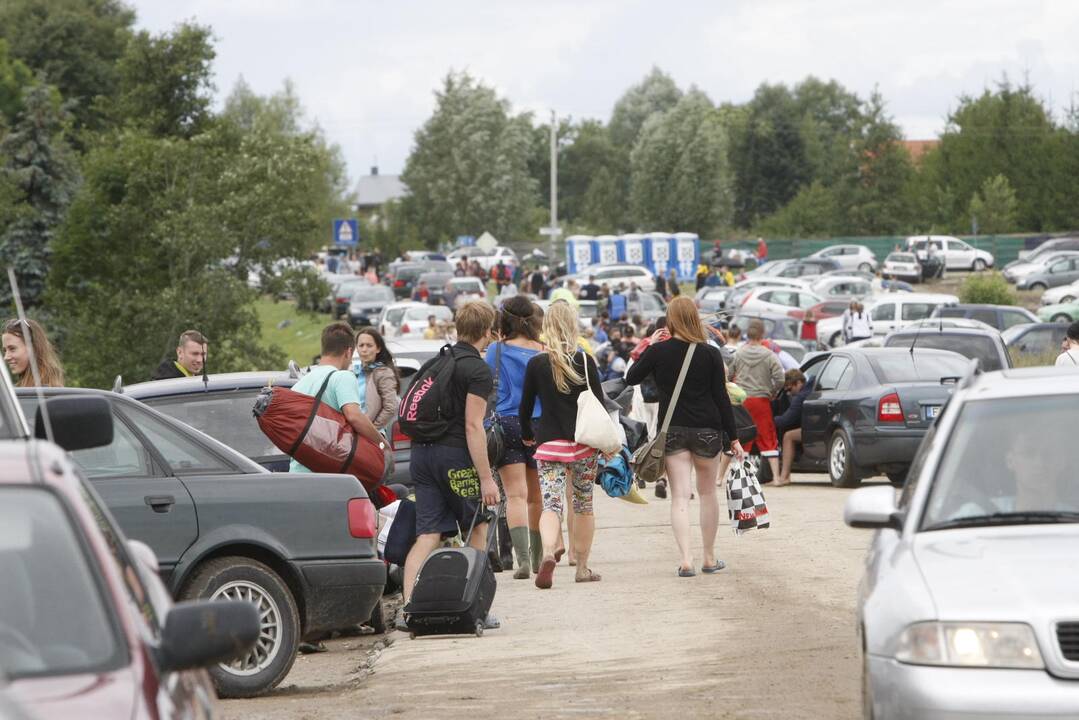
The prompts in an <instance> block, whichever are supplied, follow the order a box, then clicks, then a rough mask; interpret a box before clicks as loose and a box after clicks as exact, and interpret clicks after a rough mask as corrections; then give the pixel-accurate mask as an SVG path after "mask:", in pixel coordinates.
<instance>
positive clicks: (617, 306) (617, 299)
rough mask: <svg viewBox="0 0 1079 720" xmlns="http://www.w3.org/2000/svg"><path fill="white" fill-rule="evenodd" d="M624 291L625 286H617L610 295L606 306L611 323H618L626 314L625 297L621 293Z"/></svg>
mask: <svg viewBox="0 0 1079 720" xmlns="http://www.w3.org/2000/svg"><path fill="white" fill-rule="evenodd" d="M625 289H626V286H625V285H619V286H618V289H617V290H615V291H614V292H613V293H611V299H610V303H609V305H608V309H609V312H610V314H611V322H618V321H619V320H621V319H622V316H623V315H625V314H626V307H627V303H626V296H625V295H623V294H622V291H623V290H625Z"/></svg>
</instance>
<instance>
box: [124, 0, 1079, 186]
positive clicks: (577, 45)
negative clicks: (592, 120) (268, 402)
mask: <svg viewBox="0 0 1079 720" xmlns="http://www.w3.org/2000/svg"><path fill="white" fill-rule="evenodd" d="M134 5H135V8H136V10H137V12H138V15H139V24H140V26H142V27H147V28H150V29H152V30H154V31H161V30H165V29H168V28H170V27H172V26H173V25H174V24H175V23H176V22H179V21H181V20H184V19H192V18H194V19H196V20H197V21H199V22H202V23H206V24H209V25H211V26H212V27H213V28H214V31H215V35H216V37H217V38H218V44H217V50H218V58H217V62H216V64H215V67H216V70H217V77H218V93H219V95H220V96H224V95H225V94H226V93H227V92H228V91H229V90H230V89H231V87H232V85H233V83H234V82H235V80H236V78H237V77H238V76H239V75H241V74H242V75H243V76H244V77H245V79H246V80H247V82H248V83H249V84H250V85H251V86H252V87H253V88H254V89H255V91H256V92H261V93H268V92H273V91H274V90H277V89H279V88H280V87H281V83H282V82H283V81H284V79H285V78H286V77H290V78H292V79H293V80H294V82H295V84H296V89H297V92H298V93H299V95H300V97H301V99H302V100H303V103H304V105H305V107H306V108H307V110H308V113H309V115H310V116H312V117H313V118H317V120H318V122H319V124H320V125H321V126H322V127H323V128H324V129H325V131H326V133H327V135H328V136H329V137H330V139H331V140H333V141H335V142H337V143H339V144H340V145H341V146H342V148H343V150H344V152H345V156H346V159H347V161H348V163H349V170H350V173H351V174H352V176H353V177H357V176H358V175H360V174H364V173H366V172H367V170H368V166H369V165H370V164H371V162H372V161H373V160H374V158H375V157H376V156H377V158H378V161H379V164H380V166H381V167H382V172H387V173H392V172H399V171H400V170H401V168H402V167H403V165H404V160H405V158H406V157H407V155H408V152H409V149H410V147H411V144H412V138H413V134H414V132H415V130H416V128H418V127H419V126H420V125H421V124H422V123H423V122H424V121H425V120H426V118H427V117H428V115H429V114H430V112H431V110H432V109H433V107H434V95H433V92H434V90H435V89H436V88H437V87H438V86H439V84H440V83H441V79H442V78H443V77H444V76H445V74H446V73H447V72H448V71H449V70H450V69H457V70H467V71H469V72H470V73H472V74H473V75H474V76H476V77H478V78H480V79H482V80H483V81H484V82H486V83H487V84H489V85H491V86H492V87H494V88H496V90H498V92H499V93H500V94H502V95H503V96H505V97H507V98H508V99H509V100H510V101H511V102H512V103H513V105H514V107H515V108H516V109H518V110H525V111H532V112H534V113H536V114H537V115H539V116H540V117H542V118H543V119H546V117H547V113H548V109H549V108H555V109H557V110H558V112H559V114H560V115H563V116H565V115H571V116H573V117H577V118H580V117H599V118H604V119H606V118H607V117H609V115H610V110H611V107H612V105H613V104H614V102H615V100H616V99H617V98H618V97H619V96H620V95H621V94H622V92H624V91H625V89H626V88H627V87H629V86H630V85H631V84H633V83H635V82H637V81H638V80H639V79H640V78H641V77H642V76H643V75H644V74H645V73H646V72H647V71H648V70H649V68H650V67H651V66H652V65H658V66H659V67H661V68H663V69H664V70H666V71H667V72H669V73H670V74H671V75H672V76H673V77H674V78H675V80H676V81H677V82H678V83H679V84H680V85H681V86H683V87H688V86H689V85H690V84H696V85H697V86H699V87H700V88H701V89H702V90H704V91H705V92H707V93H708V95H709V96H710V97H711V98H712V99H713V100H715V101H717V102H721V101H735V102H744V101H745V100H747V99H749V98H750V97H752V94H753V91H754V90H755V88H756V87H757V86H758V85H759V84H760V83H762V82H766V81H767V82H786V83H793V82H797V81H798V80H800V79H802V78H804V77H805V76H806V75H808V74H814V75H817V76H818V77H821V78H834V79H836V80H838V81H839V82H840V83H842V84H843V85H845V86H846V87H848V88H849V89H851V90H853V91H855V92H857V93H859V94H862V95H866V94H868V93H869V92H871V91H872V89H873V88H874V87H875V86H876V87H879V89H880V91H881V92H882V94H883V95H884V97H885V99H886V100H887V101H888V107H889V110H890V111H891V112H892V113H893V115H894V116H895V118H896V120H897V122H899V123H900V124H901V126H902V127H903V128H904V130H905V132H906V133H907V134H908V136H909V137H917V138H922V137H929V136H931V135H932V134H935V133H936V132H939V131H940V130H941V129H942V128H943V125H944V118H945V117H946V115H947V113H948V111H949V110H950V109H953V108H954V106H955V104H956V99H957V98H958V96H959V95H960V94H962V93H969V94H976V93H979V92H981V90H982V89H983V88H984V87H986V86H987V85H992V84H993V83H994V82H995V81H997V80H999V79H1000V78H1001V77H1002V76H1003V75H1004V74H1005V73H1006V74H1007V75H1008V76H1009V77H1010V78H1012V79H1013V80H1015V81H1021V80H1022V79H1023V78H1024V75H1025V74H1027V76H1028V77H1029V79H1030V81H1031V82H1032V83H1033V84H1034V85H1035V87H1036V89H1037V90H1038V92H1039V93H1040V94H1041V95H1042V96H1043V97H1046V98H1048V99H1050V100H1051V102H1052V103H1053V104H1054V106H1055V107H1056V108H1057V109H1058V110H1059V109H1060V108H1063V107H1064V106H1066V105H1067V104H1068V102H1069V100H1070V98H1071V96H1072V95H1073V93H1074V92H1075V90H1076V81H1075V70H1074V68H1077V67H1079V46H1076V44H1075V43H1074V40H1073V38H1074V36H1075V33H1076V30H1077V29H1079V3H1072V2H1067V1H1066V0H1056V1H1054V0H1041V1H1028V2H1021V3H1019V2H1014V0H1010V1H1009V0H936V1H934V2H930V1H928V0H909V1H906V2H872V3H866V2H864V1H861V0H828V1H825V0H818V1H817V2H812V3H809V2H795V1H794V0H757V1H756V2H754V1H752V0H742V1H738V2H708V1H707V0H684V1H683V2H678V3H666V4H659V3H655V2H644V1H643V0H634V1H633V2H618V1H617V0H597V1H594V2H587V3H584V2H571V1H569V0H551V1H548V2H543V3H535V2H531V3H526V2H514V1H512V0H508V1H506V2H497V3H490V2H479V1H478V0H466V1H464V2H456V3H443V2H430V1H428V2H419V1H416V2H405V3H379V2H352V1H349V0H307V1H306V2H303V1H301V0H229V2H220V0H175V1H173V2H168V3H166V2H163V1H162V0H134Z"/></svg>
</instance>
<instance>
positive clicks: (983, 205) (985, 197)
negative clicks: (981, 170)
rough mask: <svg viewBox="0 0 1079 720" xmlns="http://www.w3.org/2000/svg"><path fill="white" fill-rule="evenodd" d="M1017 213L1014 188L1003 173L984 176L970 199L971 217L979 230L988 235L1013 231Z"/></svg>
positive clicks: (1017, 205)
mask: <svg viewBox="0 0 1079 720" xmlns="http://www.w3.org/2000/svg"><path fill="white" fill-rule="evenodd" d="M1018 213H1019V201H1018V200H1016V198H1015V190H1013V189H1012V185H1011V183H1009V182H1008V178H1007V177H1005V176H1004V175H994V176H993V177H991V178H986V179H985V182H984V183H982V187H981V190H980V191H978V192H976V193H974V196H973V197H971V199H970V215H971V218H972V219H974V220H976V221H977V223H978V229H979V231H980V232H983V233H987V234H989V235H1003V234H1004V233H1010V232H1014V231H1015V229H1016V227H1015V225H1016V217H1017V216H1018Z"/></svg>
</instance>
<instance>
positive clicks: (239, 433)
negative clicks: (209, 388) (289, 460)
mask: <svg viewBox="0 0 1079 720" xmlns="http://www.w3.org/2000/svg"><path fill="white" fill-rule="evenodd" d="M259 391H260V389H259V388H251V389H244V390H238V391H230V392H208V393H197V394H195V395H180V396H173V397H159V398H147V399H146V400H144V401H143V402H145V403H146V404H147V405H149V406H150V407H152V408H154V409H155V410H157V411H159V412H161V413H164V414H165V415H168V416H169V417H171V418H174V419H176V420H179V421H180V422H182V423H184V424H186V425H190V426H191V427H193V428H195V429H196V430H201V431H202V432H204V433H206V434H207V435H209V436H210V437H212V438H214V439H215V440H217V441H218V442H222V443H224V444H226V445H228V446H229V447H230V448H232V449H233V450H235V451H237V452H238V453H240V454H241V455H244V456H245V457H248V458H251V459H252V460H256V461H258V460H260V459H265V458H270V457H274V456H278V455H281V454H282V453H281V451H280V450H278V449H277V447H275V446H274V444H273V443H272V442H270V440H269V438H267V437H266V435H265V434H264V433H263V432H262V430H260V429H259V426H258V424H257V423H255V422H253V421H252V419H251V407H252V406H253V405H254V404H255V398H256V397H257V396H258V394H259Z"/></svg>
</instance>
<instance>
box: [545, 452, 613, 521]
mask: <svg viewBox="0 0 1079 720" xmlns="http://www.w3.org/2000/svg"><path fill="white" fill-rule="evenodd" d="M598 462H599V456H598V454H596V453H593V454H592V455H590V456H588V457H586V458H584V459H583V460H575V461H573V462H570V463H561V462H552V461H549V460H537V461H536V464H537V465H538V466H539V480H540V489H541V491H542V492H543V509H544V510H550V511H551V512H554V513H558V516H559V517H562V515H563V513H564V512H565V500H564V498H565V497H566V480H567V479H569V480H570V482H572V483H573V512H575V513H577V514H578V515H591V514H592V488H594V487H595V486H596V473H597V471H598V469H599V465H598Z"/></svg>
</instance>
